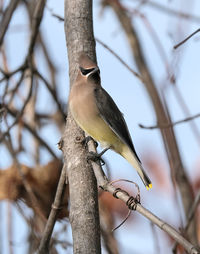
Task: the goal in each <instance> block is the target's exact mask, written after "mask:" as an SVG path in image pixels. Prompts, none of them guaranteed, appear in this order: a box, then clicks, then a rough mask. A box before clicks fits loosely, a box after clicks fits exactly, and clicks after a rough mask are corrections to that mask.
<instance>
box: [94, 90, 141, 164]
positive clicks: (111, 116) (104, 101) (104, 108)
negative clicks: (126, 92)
mask: <svg viewBox="0 0 200 254" xmlns="http://www.w3.org/2000/svg"><path fill="white" fill-rule="evenodd" d="M94 95H95V98H96V103H97V107H98V109H99V112H100V114H101V117H102V118H103V119H104V121H105V122H106V123H107V124H108V125H109V126H110V128H111V129H112V130H113V131H114V132H115V134H116V135H117V136H118V137H119V138H120V139H121V141H123V142H124V143H125V144H126V145H128V146H129V148H130V149H131V150H132V152H133V153H134V154H135V156H136V158H137V159H138V161H139V162H140V159H139V157H138V155H137V153H136V151H135V148H134V146H133V143H132V140H131V137H130V133H129V131H128V127H127V125H126V122H125V120H124V117H123V114H122V113H121V112H120V110H119V109H118V107H117V105H116V104H115V102H114V101H113V99H112V98H111V96H110V95H109V94H108V93H107V92H106V91H105V90H104V89H103V88H102V87H101V88H96V89H94Z"/></svg>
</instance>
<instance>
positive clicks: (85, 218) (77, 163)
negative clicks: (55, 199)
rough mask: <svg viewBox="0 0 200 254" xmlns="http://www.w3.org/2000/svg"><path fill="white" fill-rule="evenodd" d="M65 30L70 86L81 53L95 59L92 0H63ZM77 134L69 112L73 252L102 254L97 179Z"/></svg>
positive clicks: (67, 136)
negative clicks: (77, 139) (77, 140)
mask: <svg viewBox="0 0 200 254" xmlns="http://www.w3.org/2000/svg"><path fill="white" fill-rule="evenodd" d="M65 33H66V41H67V49H68V59H69V74H70V84H71V85H73V81H74V79H75V78H76V73H77V67H78V64H77V59H78V56H79V54H80V52H81V51H84V52H85V53H86V54H88V55H89V56H90V57H91V58H92V59H93V60H95V59H96V55H95V41H94V35H93V23H92V1H91V0H76V1H72V0H71V1H70V0H65ZM77 137H79V138H80V139H82V138H83V137H84V133H83V132H82V131H81V129H80V128H79V127H78V126H77V125H76V123H75V122H74V120H73V118H72V116H71V114H70V112H68V117H67V124H66V128H65V132H64V136H63V154H64V160H65V163H67V176H68V181H69V192H70V222H71V226H72V235H73V247H74V251H73V253H75V254H76V253H86V254H88V253H101V246H100V227H99V213H98V193H97V183H96V178H95V176H94V172H93V169H92V167H91V164H90V163H88V162H87V155H88V151H87V150H86V149H85V148H84V146H83V145H82V144H81V143H77V142H76V138H77Z"/></svg>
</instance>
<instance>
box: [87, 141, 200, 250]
mask: <svg viewBox="0 0 200 254" xmlns="http://www.w3.org/2000/svg"><path fill="white" fill-rule="evenodd" d="M88 147H89V151H92V152H95V149H96V148H95V145H94V142H93V141H90V142H89V143H88ZM91 164H92V167H93V170H94V174H95V176H96V178H97V182H98V185H99V186H100V187H101V188H102V189H103V190H104V191H108V192H110V193H111V194H115V195H114V197H116V198H118V199H120V200H122V201H123V202H124V203H125V204H127V201H128V200H130V198H131V196H130V195H129V194H128V192H126V191H124V190H122V189H121V191H120V190H118V191H117V192H116V189H117V188H116V187H114V186H113V185H112V184H111V183H110V182H109V181H108V179H107V177H106V175H105V174H104V172H103V170H102V168H101V166H100V163H99V162H92V161H91ZM134 199H135V198H134ZM129 209H130V207H129ZM135 210H136V211H137V212H139V213H140V214H141V215H143V216H144V217H146V218H147V219H148V220H150V221H151V222H153V223H154V224H155V225H157V226H158V227H159V228H161V229H162V230H163V231H165V232H166V233H168V234H169V235H170V236H171V237H172V238H173V239H174V240H175V241H177V242H178V243H179V244H180V245H182V246H183V247H184V248H185V249H186V250H187V252H188V253H190V254H199V253H200V252H199V251H200V250H197V249H196V248H195V247H194V246H193V245H192V244H191V243H190V242H188V241H187V240H186V239H185V238H184V237H183V236H182V235H181V234H180V233H179V232H178V231H176V230H175V229H174V228H173V227H171V226H170V225H169V224H167V223H166V222H164V221H163V220H161V219H160V218H158V217H157V216H156V215H154V214H153V213H152V212H150V211H149V210H147V209H146V208H144V207H143V206H142V205H141V204H139V203H136V204H135Z"/></svg>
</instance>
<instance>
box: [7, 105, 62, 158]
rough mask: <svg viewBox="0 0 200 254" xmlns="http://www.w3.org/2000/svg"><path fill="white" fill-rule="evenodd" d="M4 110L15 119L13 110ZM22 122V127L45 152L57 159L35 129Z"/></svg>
mask: <svg viewBox="0 0 200 254" xmlns="http://www.w3.org/2000/svg"><path fill="white" fill-rule="evenodd" d="M5 108H6V110H7V111H8V113H9V114H11V115H12V116H13V117H16V112H14V111H13V110H11V109H10V108H8V107H6V106H5ZM21 121H22V122H23V125H24V127H25V128H26V129H27V130H28V131H29V132H30V133H31V134H32V135H33V136H34V137H35V138H36V139H37V140H38V141H39V142H40V144H41V145H42V146H44V147H45V148H46V149H47V151H48V152H49V153H50V154H51V155H52V156H53V157H54V158H56V159H57V155H56V154H55V152H54V151H53V150H52V149H51V147H49V146H48V144H47V143H46V142H45V141H44V140H43V139H42V138H41V137H40V136H39V135H38V133H37V132H36V130H35V129H33V128H32V127H31V126H30V125H29V124H28V123H26V122H25V121H23V119H22V120H21Z"/></svg>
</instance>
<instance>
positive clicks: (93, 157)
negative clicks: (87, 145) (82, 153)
mask: <svg viewBox="0 0 200 254" xmlns="http://www.w3.org/2000/svg"><path fill="white" fill-rule="evenodd" d="M101 156H102V154H101V153H100V154H98V153H95V152H89V155H88V156H87V162H89V161H90V160H91V161H94V162H97V161H99V162H100V164H101V166H103V165H105V161H104V160H103V159H102V158H101Z"/></svg>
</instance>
